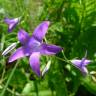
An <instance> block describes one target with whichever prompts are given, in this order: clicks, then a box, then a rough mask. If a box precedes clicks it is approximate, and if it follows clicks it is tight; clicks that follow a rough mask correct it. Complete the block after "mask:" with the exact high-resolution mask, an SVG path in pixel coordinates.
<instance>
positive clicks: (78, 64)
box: [71, 59, 82, 67]
mask: <svg viewBox="0 0 96 96" xmlns="http://www.w3.org/2000/svg"><path fill="white" fill-rule="evenodd" d="M81 61H82V60H77V59H73V60H71V63H72V64H73V65H74V66H76V67H77V66H78V67H81V66H82V65H81Z"/></svg>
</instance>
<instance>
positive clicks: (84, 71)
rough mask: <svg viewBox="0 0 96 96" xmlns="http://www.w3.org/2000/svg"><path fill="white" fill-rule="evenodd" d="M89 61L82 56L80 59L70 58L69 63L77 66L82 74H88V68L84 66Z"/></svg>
mask: <svg viewBox="0 0 96 96" xmlns="http://www.w3.org/2000/svg"><path fill="white" fill-rule="evenodd" d="M90 62H91V60H87V59H86V58H85V57H84V58H82V60H79V59H73V60H71V63H72V64H73V65H74V66H75V67H77V68H78V69H79V70H80V71H81V72H82V74H83V75H86V74H88V70H87V68H86V65H88V64H89V63H90Z"/></svg>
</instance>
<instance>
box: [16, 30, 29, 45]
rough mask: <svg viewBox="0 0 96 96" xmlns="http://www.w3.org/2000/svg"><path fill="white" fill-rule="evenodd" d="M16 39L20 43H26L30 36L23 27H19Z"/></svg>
mask: <svg viewBox="0 0 96 96" xmlns="http://www.w3.org/2000/svg"><path fill="white" fill-rule="evenodd" d="M18 39H19V41H20V42H21V44H26V43H27V42H28V40H29V39H30V36H29V34H28V33H27V32H25V31H24V30H23V29H20V30H19V32H18Z"/></svg>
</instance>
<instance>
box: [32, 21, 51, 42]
mask: <svg viewBox="0 0 96 96" xmlns="http://www.w3.org/2000/svg"><path fill="white" fill-rule="evenodd" d="M49 24H50V22H49V21H44V22H42V23H41V24H40V25H38V26H37V28H36V29H35V30H34V32H33V37H34V38H36V39H37V40H38V41H39V42H41V41H42V39H43V38H44V36H45V34H46V32H47V30H48V26H49Z"/></svg>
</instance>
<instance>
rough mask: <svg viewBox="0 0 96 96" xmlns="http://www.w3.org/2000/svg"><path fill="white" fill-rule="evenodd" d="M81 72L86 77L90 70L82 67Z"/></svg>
mask: <svg viewBox="0 0 96 96" xmlns="http://www.w3.org/2000/svg"><path fill="white" fill-rule="evenodd" d="M80 71H81V72H82V74H83V75H84V76H85V75H87V74H88V70H87V68H86V67H85V66H84V67H82V68H81V69H80Z"/></svg>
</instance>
